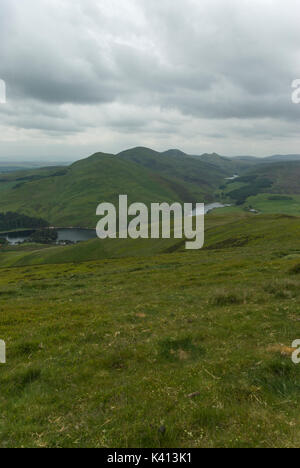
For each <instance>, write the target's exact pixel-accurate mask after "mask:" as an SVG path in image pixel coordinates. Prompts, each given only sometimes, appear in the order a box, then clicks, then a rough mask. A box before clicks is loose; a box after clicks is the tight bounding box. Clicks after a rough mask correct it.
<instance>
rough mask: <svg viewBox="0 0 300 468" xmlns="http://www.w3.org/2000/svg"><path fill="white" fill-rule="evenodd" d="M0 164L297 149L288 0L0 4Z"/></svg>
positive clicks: (297, 52) (294, 37)
mask: <svg viewBox="0 0 300 468" xmlns="http://www.w3.org/2000/svg"><path fill="white" fill-rule="evenodd" d="M0 7H1V16H0V42H1V51H0V78H1V79H3V80H5V81H6V85H7V104H5V105H3V104H1V105H0V131H1V140H0V159H5V158H8V157H24V158H25V159H30V158H31V159H32V158H36V157H47V158H48V159H49V158H59V157H61V158H62V159H66V158H67V159H68V158H72V159H76V158H78V157H83V156H85V155H88V154H89V152H93V151H97V150H102V151H109V152H118V151H119V150H121V149H124V148H126V147H128V146H136V145H149V146H151V147H154V148H156V149H158V150H160V149H161V150H162V149H166V148H169V147H180V148H181V149H183V150H185V151H187V152H192V153H202V152H206V151H209V152H212V151H217V152H219V153H222V154H257V155H265V154H271V153H279V152H286V153H292V152H297V153H300V145H299V143H300V139H299V136H298V135H299V125H300V105H295V104H293V103H292V101H291V93H292V89H291V83H292V81H293V80H294V79H296V78H300V60H299V59H300V44H299V17H300V6H299V2H298V1H297V0H286V1H285V2H284V3H282V1H281V0H239V1H238V0H201V2H199V0H181V1H180V2H179V1H178V2H174V0H160V1H159V2H158V1H157V0H72V1H71V0H39V2H36V1H35V0H22V2H20V1H18V0H0Z"/></svg>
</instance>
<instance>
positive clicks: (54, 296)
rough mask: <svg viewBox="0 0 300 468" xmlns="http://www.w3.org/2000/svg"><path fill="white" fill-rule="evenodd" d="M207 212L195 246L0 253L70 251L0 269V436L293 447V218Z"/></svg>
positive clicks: (99, 443) (65, 443)
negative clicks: (3, 356) (0, 349)
mask: <svg viewBox="0 0 300 468" xmlns="http://www.w3.org/2000/svg"><path fill="white" fill-rule="evenodd" d="M206 220H207V221H206V243H205V248H204V249H203V250H200V251H195V252H188V251H185V250H183V248H182V245H180V244H179V243H178V240H177V243H178V244H177V246H176V245H174V244H172V245H170V244H169V245H167V244H164V245H162V244H161V242H162V241H158V242H157V243H156V244H155V243H153V242H154V241H145V242H146V244H145V243H140V244H139V243H137V245H136V247H135V255H136V256H135V257H130V255H131V252H130V251H129V252H127V257H125V255H126V253H125V249H126V247H125V246H123V251H122V248H121V245H120V244H119V245H117V244H116V246H115V247H114V244H111V245H110V246H109V245H108V244H107V245H106V246H104V245H103V243H102V242H101V241H100V240H97V241H91V242H88V243H84V244H81V245H79V246H75V247H69V248H64V247H50V248H49V247H44V248H43V247H42V246H32V245H31V246H21V248H10V250H9V251H6V252H3V253H1V252H0V258H2V256H4V257H5V258H6V259H8V258H9V256H10V255H11V256H12V257H14V255H15V254H16V252H18V251H19V255H20V253H21V252H23V254H25V253H26V252H25V250H27V253H29V255H32V252H34V253H35V255H36V261H37V259H38V258H39V261H41V259H43V260H44V261H48V262H50V261H51V255H52V254H53V255H54V256H55V255H56V262H57V263H59V262H69V263H61V264H48V265H39V266H23V267H21V266H19V267H14V268H7V267H3V268H2V269H0V297H1V299H2V300H1V304H0V308H1V314H0V337H1V339H4V340H5V341H6V343H7V364H6V365H2V366H0V388H1V392H0V412H1V418H0V446H1V447H21V446H23V447H24V446H25V447H83V446H84V447H86V446H89V447H168V448H169V447H212V446H214V447H257V446H260V447H297V446H299V443H300V432H299V426H298V419H299V416H300V409H299V408H300V379H299V377H300V366H296V365H294V364H292V361H291V353H292V351H293V350H292V349H291V348H290V346H291V343H292V341H293V340H295V339H297V338H300V322H299V320H300V306H299V298H300V296H299V295H300V275H299V272H300V244H299V239H300V219H299V218H296V217H289V216H282V215H272V216H263V215H262V216H254V215H247V214H245V213H242V212H241V214H238V213H235V214H233V215H219V214H218V212H216V213H214V214H211V215H209V216H207V218H206ZM115 242H116V243H118V242H121V241H115ZM165 242H167V241H165ZM168 242H171V241H168ZM96 246H98V250H97V247H96ZM114 248H115V249H116V250H115V251H114ZM76 249H78V250H76ZM155 249H156V250H155ZM81 250H82V252H83V253H82V255H81V258H80V251H81ZM105 250H106V253H105V256H106V257H108V256H109V255H110V256H117V255H120V258H114V259H109V258H103V259H101V255H102V253H103V252H104V251H105ZM109 250H110V253H109ZM38 251H39V254H38V253H37V252H38ZM51 252H52V253H51ZM56 252H57V253H56ZM58 252H61V255H60V256H59V254H58ZM68 252H72V254H70V253H68ZM155 252H156V254H155ZM158 252H160V254H158ZM167 252H171V253H167ZM87 254H89V255H91V256H93V257H94V261H89V262H85V263H79V261H80V259H84V257H86V256H87ZM132 254H133V247H132ZM47 255H49V257H47V258H46V257H43V256H47ZM97 256H98V260H97ZM24 259H25V257H24V258H23V261H25V260H24ZM32 261H33V259H32V257H31V260H30V262H32ZM30 262H29V263H30ZM75 262H76V263H75ZM162 426H163V427H165V428H166V431H163V432H162V431H160V430H159V429H160V428H161V427H162Z"/></svg>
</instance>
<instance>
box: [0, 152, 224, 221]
mask: <svg viewBox="0 0 300 468" xmlns="http://www.w3.org/2000/svg"><path fill="white" fill-rule="evenodd" d="M171 153H172V152H171ZM231 173H232V171H231V169H228V170H224V169H221V168H218V167H215V166H213V165H211V164H209V163H206V162H203V161H197V160H195V158H192V157H189V156H187V155H178V154H176V155H174V154H163V153H156V152H154V151H152V150H149V149H147V148H135V149H133V150H129V151H126V152H123V153H120V154H119V155H116V156H115V155H110V154H103V153H97V154H94V155H93V156H91V157H89V158H87V159H84V160H80V161H78V162H76V163H74V164H72V165H71V166H69V167H57V168H45V169H39V170H36V171H25V172H24V171H23V172H18V173H11V174H8V175H3V177H1V178H0V192H1V199H0V211H14V212H17V213H20V214H25V215H27V216H37V217H42V218H43V219H46V220H47V221H48V222H49V223H50V224H52V225H56V226H81V227H94V226H95V225H96V221H97V219H96V216H95V212H96V207H97V205H98V204H99V203H101V202H104V201H107V202H112V203H115V204H116V203H117V202H118V196H119V194H127V195H128V198H129V202H134V201H139V202H144V203H146V204H150V203H152V202H153V203H154V202H173V201H181V202H196V201H197V202H203V201H210V200H213V193H214V191H215V190H216V188H217V187H218V186H219V185H220V183H221V182H222V181H223V180H224V177H226V176H227V175H231Z"/></svg>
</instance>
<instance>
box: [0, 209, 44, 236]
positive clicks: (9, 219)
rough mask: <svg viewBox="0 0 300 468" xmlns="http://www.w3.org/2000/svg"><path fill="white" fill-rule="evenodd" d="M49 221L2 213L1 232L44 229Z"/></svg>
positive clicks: (0, 214)
mask: <svg viewBox="0 0 300 468" xmlns="http://www.w3.org/2000/svg"><path fill="white" fill-rule="evenodd" d="M47 226H48V223H47V221H45V220H43V219H40V218H31V217H29V216H25V215H21V214H18V213H12V212H10V211H8V212H7V213H0V231H1V232H4V231H12V230H18V229H22V228H28V227H31V228H42V227H47Z"/></svg>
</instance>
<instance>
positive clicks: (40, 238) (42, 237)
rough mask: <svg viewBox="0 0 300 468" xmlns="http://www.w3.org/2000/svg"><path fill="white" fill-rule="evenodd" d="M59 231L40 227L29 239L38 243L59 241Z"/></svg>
mask: <svg viewBox="0 0 300 468" xmlns="http://www.w3.org/2000/svg"><path fill="white" fill-rule="evenodd" d="M57 237H58V233H57V231H56V230H55V229H39V230H37V231H35V232H34V233H33V234H31V236H30V237H29V239H28V242H34V243H36V244H51V243H55V242H56V241H57Z"/></svg>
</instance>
